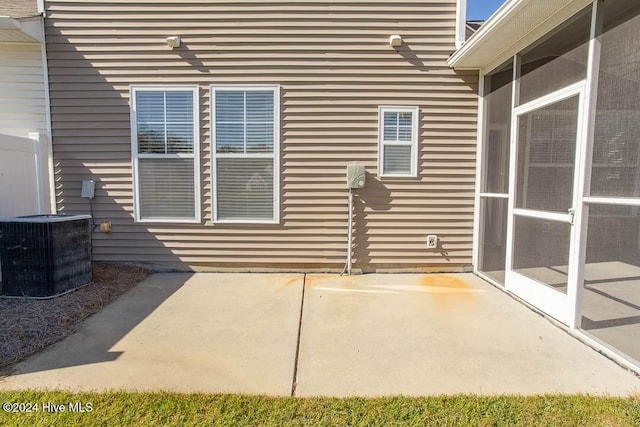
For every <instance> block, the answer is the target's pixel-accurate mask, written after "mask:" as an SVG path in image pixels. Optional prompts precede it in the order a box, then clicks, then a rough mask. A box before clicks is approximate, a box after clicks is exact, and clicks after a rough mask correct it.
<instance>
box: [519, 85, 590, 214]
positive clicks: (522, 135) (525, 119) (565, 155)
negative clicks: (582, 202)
mask: <svg viewBox="0 0 640 427" xmlns="http://www.w3.org/2000/svg"><path fill="white" fill-rule="evenodd" d="M577 126H578V96H574V97H571V98H569V99H566V100H564V101H560V102H557V103H555V104H552V105H549V106H547V107H543V108H540V109H538V110H534V111H532V112H530V113H527V114H523V115H521V116H520V117H519V122H518V177H517V193H516V207H518V208H523V209H536V210H545V211H555V212H558V213H567V211H568V209H569V208H571V207H572V205H573V180H574V179H573V174H574V159H575V152H576V133H577Z"/></svg>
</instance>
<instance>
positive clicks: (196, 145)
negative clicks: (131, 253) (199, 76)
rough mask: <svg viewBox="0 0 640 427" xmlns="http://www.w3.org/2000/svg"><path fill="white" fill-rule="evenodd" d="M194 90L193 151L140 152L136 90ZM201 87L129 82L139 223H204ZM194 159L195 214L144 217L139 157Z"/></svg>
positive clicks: (135, 197)
mask: <svg viewBox="0 0 640 427" xmlns="http://www.w3.org/2000/svg"><path fill="white" fill-rule="evenodd" d="M171 91H191V92H192V94H193V101H192V102H193V153H180V154H138V135H137V117H136V110H135V102H136V94H137V93H138V92H171ZM198 95H199V87H198V86H196V85H184V86H182V85H177V86H175V85H174V86H162V85H131V86H129V108H130V111H131V163H132V168H133V200H134V203H133V211H134V219H135V221H136V222H139V223H147V222H149V223H200V222H202V219H201V208H200V206H201V200H200V199H201V196H200V181H201V177H200V127H199V126H198V123H199V117H200V113H199V102H198V99H199V97H198ZM145 158H147V159H172V158H173V159H181V158H191V159H193V180H194V182H193V185H194V187H193V188H194V192H195V194H194V212H195V215H194V217H193V218H142V217H141V216H140V189H139V188H138V183H139V177H138V171H139V167H138V160H139V159H145Z"/></svg>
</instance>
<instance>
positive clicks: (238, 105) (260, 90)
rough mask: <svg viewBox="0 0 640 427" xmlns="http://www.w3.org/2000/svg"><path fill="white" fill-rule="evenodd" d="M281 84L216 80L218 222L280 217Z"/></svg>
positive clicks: (213, 95) (215, 203)
mask: <svg viewBox="0 0 640 427" xmlns="http://www.w3.org/2000/svg"><path fill="white" fill-rule="evenodd" d="M279 92H280V90H279V86H243V87H241V86H211V100H212V109H211V110H212V111H211V123H212V131H211V134H212V147H213V150H212V151H213V152H214V155H213V175H214V176H213V182H214V196H213V212H214V221H215V222H267V223H276V222H278V221H279V205H278V198H279V197H278V195H279V191H278V175H279V174H278V172H279V162H278V153H279V139H280V128H279V100H280V94H279Z"/></svg>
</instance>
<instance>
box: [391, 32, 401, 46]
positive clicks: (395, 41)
mask: <svg viewBox="0 0 640 427" xmlns="http://www.w3.org/2000/svg"><path fill="white" fill-rule="evenodd" d="M401 45H402V36H400V35H399V34H393V35H391V36H389V46H393V47H398V46H401Z"/></svg>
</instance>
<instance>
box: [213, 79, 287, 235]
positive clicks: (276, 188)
mask: <svg viewBox="0 0 640 427" xmlns="http://www.w3.org/2000/svg"><path fill="white" fill-rule="evenodd" d="M209 90H210V92H209V99H210V100H211V174H212V176H211V183H212V196H213V197H211V200H212V205H213V206H212V208H213V218H212V223H214V224H220V223H222V224H230V223H235V224H279V223H280V85H279V84H267V85H234V84H228V85H211V86H210V87H209ZM258 90H261V91H267V90H268V91H272V92H273V151H272V152H271V153H251V154H245V153H217V152H216V92H217V91H239V92H244V91H258ZM221 158H244V159H246V158H254V159H260V158H262V159H264V158H270V159H272V160H273V218H272V219H264V220H260V219H219V217H218V162H217V160H218V159H221Z"/></svg>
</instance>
